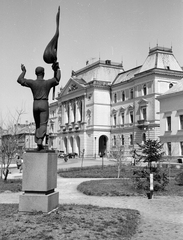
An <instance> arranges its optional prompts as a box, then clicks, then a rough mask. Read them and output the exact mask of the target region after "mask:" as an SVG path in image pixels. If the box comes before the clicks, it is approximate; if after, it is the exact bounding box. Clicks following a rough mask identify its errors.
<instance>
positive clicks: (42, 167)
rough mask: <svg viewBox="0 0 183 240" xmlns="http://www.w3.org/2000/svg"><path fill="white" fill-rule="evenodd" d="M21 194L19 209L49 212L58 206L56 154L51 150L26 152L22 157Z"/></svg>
mask: <svg viewBox="0 0 183 240" xmlns="http://www.w3.org/2000/svg"><path fill="white" fill-rule="evenodd" d="M23 160H24V162H23V180H22V190H23V191H24V193H23V195H21V196H20V198H19V211H21V212H33V211H42V212H50V211H52V210H54V209H55V208H57V207H58V204H59V193H58V192H55V188H56V187H57V154H56V153H55V152H53V151H43V152H42V151H41V152H33V151H32V152H31V151H29V152H27V153H25V154H24V157H23Z"/></svg>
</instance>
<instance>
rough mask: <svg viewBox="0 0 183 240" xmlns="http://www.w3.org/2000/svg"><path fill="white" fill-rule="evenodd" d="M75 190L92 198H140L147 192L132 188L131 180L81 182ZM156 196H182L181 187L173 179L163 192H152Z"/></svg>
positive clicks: (182, 189)
mask: <svg viewBox="0 0 183 240" xmlns="http://www.w3.org/2000/svg"><path fill="white" fill-rule="evenodd" d="M77 189H78V190H79V191H80V192H82V193H84V194H86V195H92V196H142V195H146V194H147V191H143V190H137V189H135V188H134V185H133V180H132V179H106V180H92V181H86V182H82V183H80V184H79V185H78V187H77ZM154 195H156V196H183V186H180V185H178V184H177V183H176V182H175V180H174V179H172V180H170V182H169V185H168V186H167V187H166V189H165V191H158V192H154Z"/></svg>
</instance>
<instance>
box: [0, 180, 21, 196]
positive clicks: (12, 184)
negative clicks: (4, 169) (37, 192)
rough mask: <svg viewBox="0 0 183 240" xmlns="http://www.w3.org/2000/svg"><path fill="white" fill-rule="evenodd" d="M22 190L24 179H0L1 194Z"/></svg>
mask: <svg viewBox="0 0 183 240" xmlns="http://www.w3.org/2000/svg"><path fill="white" fill-rule="evenodd" d="M21 190H22V179H8V180H7V181H3V180H2V179H0V193H1V192H4V191H11V192H20V191H21Z"/></svg>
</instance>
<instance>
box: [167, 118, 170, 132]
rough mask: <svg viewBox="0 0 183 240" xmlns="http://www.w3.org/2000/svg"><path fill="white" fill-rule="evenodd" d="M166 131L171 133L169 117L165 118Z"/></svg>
mask: <svg viewBox="0 0 183 240" xmlns="http://www.w3.org/2000/svg"><path fill="white" fill-rule="evenodd" d="M166 119H167V131H171V117H167V118H166Z"/></svg>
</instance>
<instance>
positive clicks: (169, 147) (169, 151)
mask: <svg viewBox="0 0 183 240" xmlns="http://www.w3.org/2000/svg"><path fill="white" fill-rule="evenodd" d="M167 149H168V156H171V155H172V146H171V142H167Z"/></svg>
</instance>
